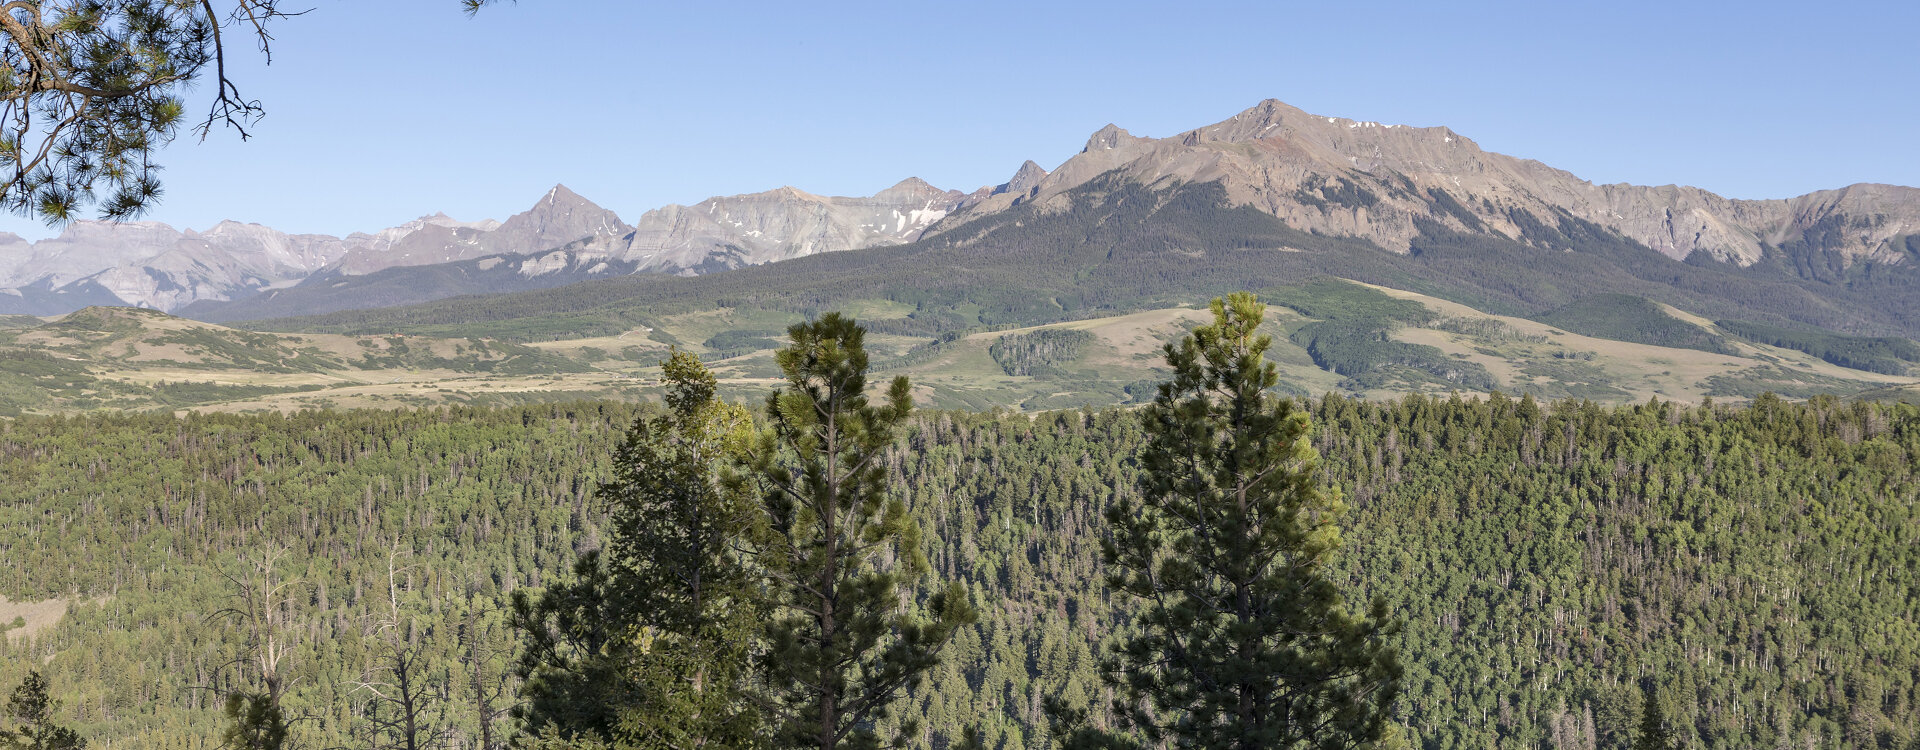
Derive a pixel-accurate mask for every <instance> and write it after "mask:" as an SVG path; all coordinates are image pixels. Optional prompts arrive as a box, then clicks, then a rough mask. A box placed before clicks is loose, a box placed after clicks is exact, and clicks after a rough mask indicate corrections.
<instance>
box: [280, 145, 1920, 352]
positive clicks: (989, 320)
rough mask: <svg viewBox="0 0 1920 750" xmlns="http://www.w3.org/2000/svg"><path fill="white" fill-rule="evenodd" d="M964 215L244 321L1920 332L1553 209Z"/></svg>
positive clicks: (469, 325)
mask: <svg viewBox="0 0 1920 750" xmlns="http://www.w3.org/2000/svg"><path fill="white" fill-rule="evenodd" d="M1065 170H1066V167H1064V166H1063V167H1062V169H1061V170H1056V172H1055V174H1059V173H1060V172H1062V171H1065ZM967 215H968V216H971V218H970V219H969V220H964V221H960V222H959V223H956V224H953V225H951V226H949V225H946V224H944V223H943V224H942V225H941V227H940V229H941V231H939V232H938V233H936V234H933V235H932V236H929V237H926V238H924V239H922V240H920V241H918V242H914V243H910V244H907V245H900V246H896V247H888V248H877V249H868V250H856V251H849V252H842V253H831V254H826V255H816V256H810V257H805V258H799V259H795V260H790V261H786V262H783V263H777V264H773V265H768V266H756V267H752V268H743V269H738V270H733V271H727V272H725V273H717V274H709V275H705V276H700V277H695V278H669V277H659V276H634V277H625V278H616V279H603V280H596V281H590V282H585V283H583V284H579V285H574V286H570V287H564V288H559V289H554V290H549V291H540V292H528V293H520V294H512V295H505V296H493V297H471V298H457V299H449V300H443V301H440V302H436V303H430V304H427V305H420V306H412V307H406V308H398V309H392V310H361V311H352V312H342V313H337V314H333V315H327V316H320V317H312V318H298V319H278V320H266V321H260V322H259V323H258V324H257V325H259V326H261V327H264V328H271V329H278V330H315V331H360V330H393V329H396V328H397V329H408V328H414V329H420V330H429V329H431V330H436V331H451V330H461V331H465V332H467V333H472V334H478V335H491V336H499V337H502V338H528V337H532V338H540V337H550V338H563V337H565V335H588V334H592V333H609V332H619V331H624V330H628V329H631V328H633V327H634V326H636V325H642V324H644V321H646V320H649V319H651V318H653V317H657V316H659V315H663V314H667V313H670V312H673V311H683V310H695V309H714V308H721V307H734V306H737V305H740V304H744V303H748V302H750V303H751V304H752V305H754V306H756V307H763V308H772V309H780V310H789V311H794V312H803V311H808V310H825V309H833V308H834V307H835V306H837V305H841V304H845V303H846V302H847V301H848V300H853V299H884V300H889V301H892V302H895V303H900V304H905V305H909V306H912V307H914V308H915V310H914V312H913V313H912V314H911V315H909V316H907V317H906V318H905V319H903V320H901V321H898V322H895V323H891V324H890V325H891V326H893V327H895V328H896V329H898V330H901V331H903V332H904V331H913V332H916V333H927V334H938V333H941V332H945V331H954V330H968V329H978V328H980V327H992V326H1008V325H1036V324H1044V323H1049V322H1057V321H1063V320H1072V319H1077V318H1081V317H1089V316H1096V315H1106V314H1111V313H1113V312H1117V311H1126V310H1141V309H1150V308H1153V307H1159V306H1163V305H1164V303H1168V302H1177V303H1182V304H1187V303H1194V302H1198V301H1203V300H1205V299H1206V298H1207V297H1210V296H1213V295H1217V294H1221V293H1224V292H1227V291H1233V290H1236V289H1256V290H1257V289H1264V288H1268V287H1275V286H1284V285H1289V284H1295V283H1298V282H1299V281H1301V280H1303V279H1306V278H1311V277H1313V276H1315V275H1330V276H1337V277H1340V278H1347V279H1354V280H1358V281H1364V282H1367V283H1373V284H1379V285H1382V286H1387V287H1391V288H1397V289H1407V290H1411V291H1417V292H1422V293H1425V294H1429V295H1432V296H1436V297H1441V298H1445V299H1451V300H1455V301H1459V302H1463V303H1466V304H1469V305H1472V306H1474V307H1476V308H1478V309H1481V310H1484V311H1487V312H1493V313H1499V314H1508V315H1522V316H1527V315H1535V314H1539V313H1544V312H1546V311H1548V310H1551V309H1554V308H1557V307H1561V306H1564V305H1567V304H1570V303H1573V302H1575V301H1578V300H1580V299H1582V298H1585V297H1588V296H1591V295H1594V294H1600V293H1619V294H1630V295H1635V296H1639V297H1646V298H1648V299H1652V300H1655V301H1658V302H1662V303H1665V304H1669V305H1673V306H1675V307H1677V308H1679V309H1682V310H1685V311H1688V312H1690V313H1692V314H1696V315H1703V316H1706V317H1709V318H1713V319H1738V320H1752V321H1759V322H1773V323H1797V324H1803V325H1809V326H1814V327H1817V328H1821V329H1825V330H1829V331H1836V332H1847V333H1856V334H1869V335H1901V336H1907V337H1916V336H1920V274H1916V270H1917V264H1914V263H1903V264H1879V263H1857V264H1855V265H1853V266H1851V267H1850V268H1849V269H1848V270H1847V271H1846V272H1845V273H1843V274H1842V275H1841V276H1839V277H1837V278H1833V279H1808V278H1800V277H1798V276H1792V275H1783V274H1780V273H1777V272H1776V271H1775V270H1774V269H1771V268H1769V267H1767V266H1764V265H1756V266H1751V267H1740V266H1738V265H1735V264H1731V263H1721V262H1715V261H1710V260H1690V261H1689V262H1682V261H1676V260H1674V259H1672V258H1670V257H1667V256H1666V255H1663V254H1662V253H1659V252H1657V251H1655V250H1653V249H1651V248H1648V247H1647V246H1645V245H1642V244H1640V243H1637V242H1634V241H1632V240H1630V239H1628V238H1625V237H1623V236H1621V235H1620V234H1618V233H1616V232H1613V231H1611V230H1608V229H1607V228H1605V227H1600V226H1597V225H1594V224H1591V223H1589V222H1585V221H1582V220H1580V219H1578V218H1577V217H1572V216H1570V215H1566V214H1564V213H1563V214H1560V215H1557V216H1549V217H1546V218H1544V219H1540V218H1537V217H1536V218H1535V219H1534V220H1533V224H1531V225H1530V226H1528V227H1527V229H1526V231H1525V232H1523V233H1522V234H1521V236H1519V237H1511V238H1507V237H1501V236H1499V235H1495V234H1488V233H1469V232H1464V231H1456V230H1448V229H1446V228H1445V227H1444V226H1443V225H1440V224H1438V222H1433V221H1423V222H1422V232H1423V233H1422V234H1420V235H1418V236H1416V237H1415V238H1414V240H1413V241H1412V243H1411V247H1410V249H1409V250H1408V251H1407V252H1394V251H1391V250H1388V249H1386V248H1382V247H1379V246H1377V245H1374V244H1373V243H1371V242H1369V241H1368V240H1366V239H1363V238H1353V237H1340V236H1333V235H1329V234H1324V233H1314V232H1310V231H1301V230H1299V229H1296V228H1294V227H1292V226H1290V225H1289V224H1288V223H1286V222H1283V221H1282V220H1280V219H1278V218H1277V217H1274V216H1273V215H1271V214H1268V213H1266V212H1264V211H1260V210H1258V209H1256V208H1255V207H1252V206H1247V205H1244V204H1240V205H1236V204H1235V203H1234V202H1233V201H1232V199H1231V198H1230V197H1229V196H1228V194H1227V190H1226V187H1225V186H1224V185H1223V184H1222V183H1220V182H1217V181H1216V182H1203V183H1177V182H1172V183H1163V184H1162V185H1161V186H1160V187H1158V188H1154V187H1149V186H1147V185H1144V184H1142V183H1140V182H1138V181H1136V180H1133V179H1130V178H1128V176H1127V175H1126V174H1124V173H1123V172H1121V171H1119V170H1116V171H1114V172H1110V173H1108V174H1106V175H1103V176H1101V177H1099V178H1096V179H1093V180H1089V181H1087V182H1085V183H1083V184H1081V185H1079V186H1076V187H1074V188H1071V189H1069V190H1067V191H1064V192H1062V193H1059V194H1056V195H1053V196H1048V197H1047V198H1046V199H1044V200H1035V201H1026V202H1021V203H1019V204H1018V205H1011V206H1009V207H1006V208H1003V209H1001V210H999V211H995V212H987V213H984V214H983V215H973V214H971V213H969V214H967ZM1529 216H1530V214H1529ZM950 221H951V220H950ZM1548 221H1551V222H1552V223H1551V224H1549V223H1547V222H1548ZM563 332H564V334H565V335H562V334H563ZM463 335H465V334H463Z"/></svg>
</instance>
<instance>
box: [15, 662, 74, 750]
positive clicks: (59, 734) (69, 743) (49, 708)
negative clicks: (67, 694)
mask: <svg viewBox="0 0 1920 750" xmlns="http://www.w3.org/2000/svg"><path fill="white" fill-rule="evenodd" d="M57 707H58V706H57V704H55V703H54V701H53V698H52V697H51V696H49V695H48V694H47V678H45V677H42V676H40V673H39V672H28V673H27V678H26V679H25V680H23V681H21V683H20V686H19V687H17V688H14V689H13V696H12V697H11V698H10V699H9V700H8V701H7V718H8V719H9V720H10V721H12V722H13V724H14V727H13V728H12V729H0V748H6V749H7V750H82V748H85V747H86V746H87V742H86V740H83V739H80V734H79V733H78V732H75V731H73V730H72V729H70V728H68V727H63V726H60V725H58V724H55V723H53V719H54V717H53V712H54V709H55V708H57Z"/></svg>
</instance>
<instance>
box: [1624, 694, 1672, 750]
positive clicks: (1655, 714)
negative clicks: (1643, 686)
mask: <svg viewBox="0 0 1920 750" xmlns="http://www.w3.org/2000/svg"><path fill="white" fill-rule="evenodd" d="M1633 750H1674V747H1673V734H1672V733H1671V732H1669V731H1668V730H1667V716H1666V712H1664V711H1662V710H1661V709H1660V699H1659V697H1657V696H1655V695H1654V694H1653V691H1652V690H1646V691H1643V692H1642V694H1641V698H1640V731H1639V732H1638V733H1637V734H1635V735H1634V739H1633Z"/></svg>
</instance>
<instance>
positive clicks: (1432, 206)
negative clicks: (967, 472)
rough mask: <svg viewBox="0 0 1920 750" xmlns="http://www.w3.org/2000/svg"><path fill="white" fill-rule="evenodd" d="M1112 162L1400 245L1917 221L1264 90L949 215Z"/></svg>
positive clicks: (1725, 245)
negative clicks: (1673, 178) (1554, 159)
mask: <svg viewBox="0 0 1920 750" xmlns="http://www.w3.org/2000/svg"><path fill="white" fill-rule="evenodd" d="M1112 170H1120V172H1121V173H1122V174H1124V175H1126V176H1127V177H1129V178H1131V179H1133V180H1136V181H1139V182H1142V183H1146V184H1165V183H1169V182H1176V181H1177V182H1207V181H1219V182H1220V183H1221V184H1222V185H1224V186H1225V187H1226V189H1227V192H1228V195H1229V196H1230V197H1231V198H1232V199H1233V200H1235V201H1239V202H1243V203H1247V204H1251V205H1253V206H1255V207H1257V208H1259V209H1261V210H1263V211H1266V212H1268V213H1271V214H1273V215H1275V216H1277V217H1279V218H1281V219H1283V220H1285V221H1286V222H1287V223H1288V224H1289V225H1292V226H1294V227H1295V228H1299V229H1307V230H1313V231H1318V232H1322V233H1328V234H1339V235H1351V236H1359V237H1366V238H1368V239H1371V240H1373V241H1374V242H1376V243H1378V244H1380V245H1381V246H1383V247H1387V248H1390V249H1396V250H1402V251H1404V250H1406V249H1408V248H1409V246H1410V244H1411V242H1412V241H1413V239H1414V238H1415V237H1417V236H1419V235H1420V233H1421V231H1422V230H1421V224H1422V223H1423V222H1437V223H1438V224H1439V225H1442V226H1446V227H1449V228H1452V229H1456V230H1461V231H1489V230H1491V231H1497V232H1501V233H1503V234H1506V235H1508V236H1513V237H1518V236H1521V235H1523V234H1525V230H1526V226H1524V225H1525V224H1526V223H1528V222H1531V221H1543V222H1545V223H1547V224H1549V225H1552V224H1554V223H1556V219H1555V217H1556V216H1557V215H1559V213H1560V212H1565V214H1567V215H1571V216H1574V217H1577V218H1580V219H1584V220H1586V221H1590V222H1593V223H1596V224H1599V225H1602V226H1605V227H1609V228H1612V229H1614V230H1616V231H1618V232H1620V233H1621V234H1623V235H1625V236H1627V237H1629V238H1632V239H1634V240H1636V241H1638V242H1640V243H1642V244H1645V245H1647V246H1648V247H1651V248H1653V249H1655V250H1658V251H1660V252H1661V253H1664V254H1666V255H1667V256H1668V257H1671V258H1675V259H1684V258H1687V257H1689V256H1691V255H1693V254H1695V253H1704V254H1705V255H1706V256H1708V257H1712V258H1716V259H1719V260H1724V261H1730V262H1734V263H1739V264H1741V265H1751V264H1753V263H1755V262H1757V261H1759V260H1760V258H1761V256H1762V254H1763V252H1764V251H1765V247H1766V246H1774V247H1782V246H1788V245H1793V244H1795V243H1802V246H1803V247H1806V248H1807V249H1811V250H1814V251H1823V252H1831V253H1835V254H1838V255H1839V256H1841V257H1842V258H1844V259H1846V261H1847V262H1858V261H1861V260H1870V261H1882V262H1901V261H1902V259H1903V258H1905V257H1906V254H1907V251H1906V249H1905V245H1904V244H1903V240H1904V238H1906V237H1908V236H1911V235H1913V234H1915V233H1916V232H1920V190H1916V189H1913V188H1904V187H1893V186H1887V185H1854V186H1851V187H1846V188H1842V189H1839V190H1830V191H1822V192H1818V193H1812V194H1808V195H1804V196H1800V197H1798V198H1793V199H1788V200H1770V201H1741V200H1731V199H1727V198H1723V197H1721V196H1718V195H1715V194H1713V193H1709V192H1707V191H1704V190H1700V189H1698V188H1692V187H1681V186H1672V185H1669V186H1664V187H1643V186H1638V185H1625V184H1622V185H1595V184H1593V183H1590V182H1587V181H1585V180H1581V179H1580V178H1578V177H1576V176H1574V175H1572V174H1570V173H1567V172H1565V171H1562V170H1558V169H1554V168H1552V167H1549V166H1547V165H1545V164H1541V163H1540V162H1537V161H1531V160H1526V159H1517V158H1514V157H1511V156H1507V155H1504V154H1497V153H1492V152H1488V151H1485V150H1482V149H1481V148H1480V147H1479V146H1478V145H1476V144H1475V143H1474V142H1473V141H1472V140H1471V139H1469V138H1466V137H1465V136H1462V135H1460V134H1458V133H1455V132H1453V131H1452V130H1450V129H1447V128H1444V127H1407V126H1404V125H1389V124H1382V123H1378V122H1370V121H1364V120H1349V119H1345V118H1340V117H1326V116H1322V115H1312V114H1308V113H1306V112H1303V111H1301V110H1299V109H1296V108H1293V107H1290V106H1288V105H1286V104H1283V103H1281V102H1278V101H1274V100H1268V101H1264V102H1261V103H1260V104H1259V105H1256V106H1255V107H1253V108H1251V109H1248V110H1246V111H1244V112H1241V113H1239V114H1237V115H1235V116H1233V117H1231V118H1228V119H1227V120H1224V121H1222V122H1219V123H1215V124H1213V125H1209V126H1207V127H1203V128H1198V129H1195V130H1191V131H1187V132H1185V133H1181V134H1179V135H1176V136H1173V137H1169V138H1157V139H1156V138H1140V137H1137V136H1134V135H1132V134H1130V133H1128V132H1127V131H1125V130H1122V129H1120V128H1118V127H1115V126H1113V125H1108V126H1107V127H1105V128H1102V129H1101V130H1100V131H1098V132H1096V133H1094V134H1093V136H1092V137H1090V138H1089V139H1088V140H1087V144H1086V146H1085V148H1083V149H1082V150H1081V152H1080V153H1079V154H1076V155H1075V156H1073V157H1072V158H1070V159H1068V160H1067V162H1066V163H1065V164H1062V165H1060V167H1059V168H1057V169H1055V170H1054V171H1053V172H1052V173H1051V174H1047V175H1045V176H1044V177H1043V178H1042V179H1040V180H1038V183H1037V184H1036V185H1034V186H1033V187H1031V188H1030V189H1029V190H1027V191H1026V192H1025V193H1020V194H1016V193H1002V194H997V195H994V196H992V197H989V198H987V199H985V200H982V201H980V202H978V203H976V204H974V205H972V206H970V207H968V209H967V210H966V211H964V212H962V213H961V214H960V215H958V216H956V217H955V221H953V222H949V223H948V225H947V226H955V225H957V224H958V223H959V222H960V221H963V220H964V219H965V218H967V217H969V216H975V215H980V214H984V213H988V212H992V211H997V210H1001V209H1004V208H1006V207H1007V206H1010V205H1012V204H1013V203H1015V202H1016V201H1039V202H1041V204H1042V205H1046V202H1048V201H1058V200H1060V198H1059V196H1060V195H1061V193H1063V192H1064V191H1066V190H1068V189H1071V188H1073V187H1075V186H1077V185H1080V184H1082V183H1084V182H1086V181H1088V180H1090V179H1092V178H1093V177H1095V176H1097V175H1100V174H1103V173H1106V172H1108V171H1112Z"/></svg>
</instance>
